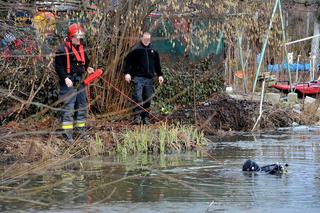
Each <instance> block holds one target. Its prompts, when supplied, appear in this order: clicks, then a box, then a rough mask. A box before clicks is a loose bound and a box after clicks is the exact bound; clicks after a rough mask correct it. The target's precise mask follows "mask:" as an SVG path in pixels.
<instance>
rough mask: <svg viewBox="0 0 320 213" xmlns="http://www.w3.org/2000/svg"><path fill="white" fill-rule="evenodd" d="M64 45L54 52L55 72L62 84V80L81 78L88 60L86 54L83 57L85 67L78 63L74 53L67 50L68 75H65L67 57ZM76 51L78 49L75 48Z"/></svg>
mask: <svg viewBox="0 0 320 213" xmlns="http://www.w3.org/2000/svg"><path fill="white" fill-rule="evenodd" d="M64 47H65V43H63V44H62V45H61V46H60V47H59V48H58V49H57V51H56V56H55V70H56V72H57V74H58V76H59V78H60V81H61V82H64V79H65V78H67V77H69V78H70V79H71V80H72V79H73V78H74V77H75V76H77V77H81V78H82V77H83V75H84V74H85V73H86V70H87V68H88V63H89V59H88V56H87V54H86V53H84V55H85V65H83V64H82V63H81V62H78V61H77V59H76V57H75V55H74V53H73V52H72V50H71V49H70V48H69V56H70V74H68V73H67V56H66V51H65V48H64ZM76 49H77V50H78V47H76Z"/></svg>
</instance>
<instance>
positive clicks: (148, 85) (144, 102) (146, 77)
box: [124, 42, 163, 119]
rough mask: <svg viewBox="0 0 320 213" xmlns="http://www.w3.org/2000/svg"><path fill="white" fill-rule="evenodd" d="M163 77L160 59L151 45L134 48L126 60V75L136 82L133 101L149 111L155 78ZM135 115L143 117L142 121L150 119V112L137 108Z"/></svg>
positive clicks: (140, 45) (139, 45) (138, 45)
mask: <svg viewBox="0 0 320 213" xmlns="http://www.w3.org/2000/svg"><path fill="white" fill-rule="evenodd" d="M155 73H156V74H157V76H162V75H163V73H162V71H161V66H160V57H159V54H158V52H157V51H156V50H154V49H153V48H152V47H151V44H150V45H148V46H144V45H143V43H141V42H140V43H139V44H137V45H136V46H134V47H133V48H132V50H131V51H130V53H129V54H128V55H127V57H126V58H125V65H124V74H130V75H131V76H132V79H133V82H134V89H133V100H134V101H135V102H136V103H139V104H140V105H141V106H143V108H144V109H146V110H147V111H148V110H149V108H150V105H151V98H152V93H153V77H154V75H155ZM133 111H134V113H135V115H141V117H142V119H144V118H145V117H148V112H146V111H144V110H143V109H141V107H139V106H137V107H135V108H134V110H133Z"/></svg>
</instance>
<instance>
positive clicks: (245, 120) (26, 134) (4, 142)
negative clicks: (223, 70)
mask: <svg viewBox="0 0 320 213" xmlns="http://www.w3.org/2000/svg"><path fill="white" fill-rule="evenodd" d="M194 109H196V111H195V110H194ZM258 117H259V101H258V99H257V98H255V99H252V100H250V98H248V97H245V98H233V97H230V96H229V95H226V94H214V95H213V96H212V97H211V98H210V99H208V100H207V101H205V102H202V103H198V104H197V105H195V106H192V105H191V106H190V105H189V106H179V107H176V109H174V111H173V112H172V113H171V115H169V116H168V117H161V116H159V117H158V118H159V120H157V121H156V120H153V124H152V125H150V126H135V125H132V124H131V123H130V120H125V119H124V120H123V121H117V122H106V121H104V120H103V119H100V120H96V119H94V118H91V119H90V120H89V125H90V128H88V130H87V137H84V138H81V137H76V142H75V144H73V145H71V146H70V144H68V143H67V142H66V141H65V140H64V139H63V137H62V136H61V134H60V133H59V132H57V131H56V129H57V127H58V126H59V124H58V121H57V120H56V119H54V118H49V117H47V118H43V119H42V120H41V121H37V122H35V121H29V122H28V123H16V122H11V123H9V124H7V125H5V126H2V127H1V128H0V153H1V157H0V162H1V163H5V164H10V163H12V162H17V161H19V162H27V163H30V162H35V161H46V160H49V159H53V158H59V157H61V156H64V157H68V158H80V157H84V156H91V155H111V154H119V155H122V156H126V155H129V154H131V153H134V152H150V153H160V152H161V153H170V152H180V151H184V150H196V149H197V148H200V147H199V146H201V145H202V144H204V143H205V135H215V136H224V135H232V134H238V133H239V132H248V131H251V130H252V129H253V126H254V124H255V123H256V121H257V119H258ZM195 118H196V119H195ZM316 121H317V119H315V118H313V119H309V120H306V116H305V114H304V113H303V112H297V111H296V110H295V109H293V108H292V107H281V105H276V106H273V105H271V104H268V103H266V104H264V105H263V114H262V116H261V119H260V120H259V122H258V124H257V127H256V128H255V131H261V130H270V129H275V128H279V127H290V126H292V125H294V124H301V125H302V124H303V125H312V124H314V123H315V122H316Z"/></svg>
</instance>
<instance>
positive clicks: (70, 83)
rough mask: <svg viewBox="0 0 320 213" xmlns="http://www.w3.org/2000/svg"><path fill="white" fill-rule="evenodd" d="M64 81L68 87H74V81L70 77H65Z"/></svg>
mask: <svg viewBox="0 0 320 213" xmlns="http://www.w3.org/2000/svg"><path fill="white" fill-rule="evenodd" d="M64 82H65V83H66V85H67V87H72V86H73V83H72V81H71V80H70V78H65V79H64Z"/></svg>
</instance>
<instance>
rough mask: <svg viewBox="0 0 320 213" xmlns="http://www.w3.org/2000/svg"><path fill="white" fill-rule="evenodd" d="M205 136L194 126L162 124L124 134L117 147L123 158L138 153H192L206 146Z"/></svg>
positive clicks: (135, 129) (137, 128) (139, 127)
mask: <svg viewBox="0 0 320 213" xmlns="http://www.w3.org/2000/svg"><path fill="white" fill-rule="evenodd" d="M206 141H207V139H206V138H205V137H204V134H203V133H202V132H200V131H198V130H197V129H196V128H194V127H192V126H184V125H176V126H175V125H168V124H166V123H163V124H161V125H160V126H158V127H155V126H137V127H135V128H134V130H126V131H125V132H123V133H122V136H121V140H120V141H119V142H118V143H117V145H116V152H117V154H119V155H121V156H127V155H129V154H137V153H147V152H148V153H160V154H164V153H172V152H182V151H191V150H194V149H196V148H197V147H199V146H203V145H205V144H206Z"/></svg>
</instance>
